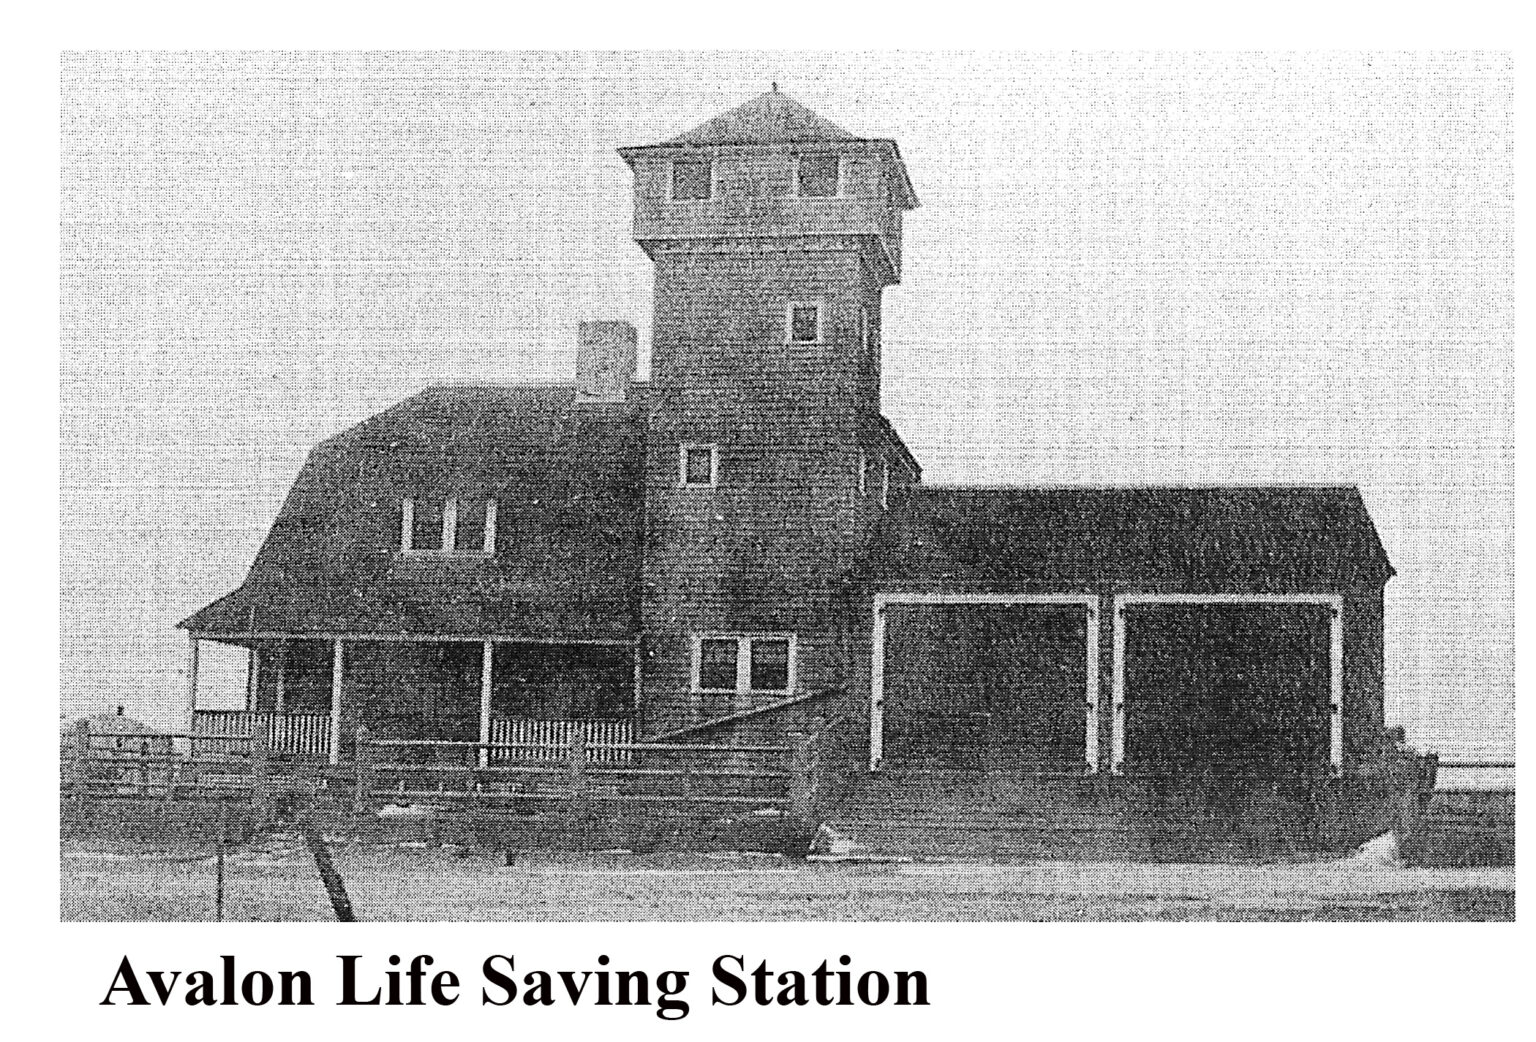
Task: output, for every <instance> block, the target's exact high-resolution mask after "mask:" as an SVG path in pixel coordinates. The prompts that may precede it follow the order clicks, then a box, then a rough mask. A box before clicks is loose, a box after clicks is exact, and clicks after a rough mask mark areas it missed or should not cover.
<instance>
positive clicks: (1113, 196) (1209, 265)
mask: <svg viewBox="0 0 1536 1042" xmlns="http://www.w3.org/2000/svg"><path fill="white" fill-rule="evenodd" d="M770 82H777V83H778V84H779V87H780V89H781V90H783V91H784V92H785V93H787V94H789V95H790V96H791V97H793V98H795V99H796V100H798V101H800V102H802V103H804V104H806V105H808V106H809V107H810V108H812V109H814V110H815V111H817V112H818V113H820V114H821V115H823V116H825V117H827V118H828V119H830V120H832V121H833V122H835V123H837V124H839V125H841V126H844V127H846V128H848V129H849V130H851V131H853V132H854V133H856V134H859V135H862V136H870V137H890V138H895V139H896V140H897V141H898V142H899V145H900V148H901V151H902V155H903V157H904V158H905V160H906V163H907V166H908V170H909V173H910V174H911V177H912V181H913V184H914V186H915V187H916V190H917V193H918V196H919V198H920V199H921V200H922V204H923V205H922V207H921V208H920V209H918V210H915V211H912V212H910V213H909V214H907V219H906V224H905V229H906V241H905V257H904V268H903V281H902V283H901V285H899V286H897V287H894V288H893V289H891V290H889V291H887V293H886V298H885V309H884V323H883V330H882V341H883V357H884V380H885V383H884V405H885V409H886V412H887V414H888V415H889V416H890V417H891V418H892V420H893V421H894V422H895V423H896V425H897V426H898V428H899V429H900V430H901V431H902V433H903V434H904V436H905V438H906V440H907V442H908V444H909V445H910V446H911V447H912V449H913V450H914V452H915V453H916V455H917V456H918V458H919V460H920V461H921V462H922V463H923V465H924V468H925V480H926V481H928V482H929V483H934V484H958V483H964V484H988V485H1036V484H1090V485H1095V484H1096V485H1103V484H1190V483H1198V484H1212V483H1227V482H1233V483H1299V482H1307V483H1330V484H1334V483H1338V484H1357V485H1359V486H1360V487H1361V489H1362V492H1363V494H1364V496H1365V499H1366V502H1367V504H1368V506H1369V507H1370V509H1371V511H1372V514H1373V516H1374V517H1375V519H1376V523H1377V526H1378V528H1379V530H1380V532H1381V536H1382V539H1383V541H1384V543H1385V544H1386V548H1387V551H1388V553H1389V555H1390V556H1391V558H1392V561H1393V564H1394V565H1395V566H1396V568H1397V571H1398V575H1397V577H1396V578H1395V579H1393V580H1392V582H1391V583H1390V584H1389V585H1388V588H1387V590H1388V592H1387V607H1386V626H1387V647H1386V659H1387V661H1386V667H1387V678H1386V684H1387V712H1388V722H1389V723H1394V724H1401V725H1403V726H1404V727H1406V728H1407V730H1408V732H1409V735H1410V738H1411V739H1412V740H1413V741H1414V742H1415V744H1417V745H1419V746H1420V747H1424V748H1434V749H1438V750H1440V751H1442V752H1443V753H1445V754H1447V755H1451V756H1468V755H1478V756H1497V757H1501V758H1502V757H1504V756H1509V755H1512V753H1513V747H1514V673H1513V655H1514V652H1513V648H1514V572H1513V542H1514V520H1513V504H1514V484H1513V442H1514V432H1513V401H1514V399H1513V350H1514V347H1513V345H1514V219H1513V214H1514V181H1513V176H1514V175H1513V161H1512V150H1513V97H1512V64H1511V59H1510V58H1508V57H1507V56H1495V55H1477V54H1473V55H1451V54H1443V53H1442V54H1429V53H1421V54H1414V55H1402V54H1398V55H1374V56H1373V55H1364V54H1355V53H1349V54H1344V53H1335V54H1302V55H1274V54H1260V55H1253V54H1233V53H1224V54H1213V55H1197V54H1183V53H1176V54H1136V53H1120V54H1065V53H1013V54H1004V53H986V54H975V53H955V54H930V53H919V52H902V53H897V52H876V53H862V52H840V53H832V54H811V53H798V52H747V53H690V54H678V53H645V52H630V53H621V54H603V53H597V52H587V53H536V54H533V53H529V54H520V53H515V52H514V53H459V52H445V53H408V54H345V53H332V54H295V53H280V52H267V53H258V52H244V53H239V54H200V55H176V54H134V53H117V54H113V53H98V54H91V55H72V56H71V55H66V56H65V59H64V64H63V72H62V125H61V134H62V136H61V177H62V186H63V187H62V198H61V223H60V244H61V271H60V278H61V281H60V286H61V304H60V318H61V333H62V344H61V362H60V379H61V403H60V404H61V419H60V438H61V475H60V476H61V494H60V535H61V565H60V598H61V607H60V625H61V634H62V635H61V647H60V660H61V673H60V676H61V691H60V700H61V702H60V710H61V713H62V714H64V715H66V716H71V717H72V716H75V715H79V714H81V713H87V712H99V711H110V710H111V708H112V707H115V706H117V705H122V706H124V708H125V711H126V712H128V713H129V714H130V715H134V716H137V717H140V718H142V719H145V720H148V721H150V722H154V723H158V724H162V725H165V724H175V723H178V722H179V713H180V711H181V707H182V706H183V705H184V698H185V668H186V638H185V635H184V634H183V633H182V632H180V631H178V630H175V629H174V625H175V623H176V622H177V621H178V620H179V619H181V618H184V617H185V616H187V615H189V614H191V613H192V612H194V611H196V610H197V609H198V608H200V607H202V606H203V605H204V604H206V603H208V602H209V601H211V600H213V599H214V598H216V597H218V596H220V595H221V594H223V593H225V592H227V591H228V590H230V589H233V588H234V587H235V586H237V585H239V583H240V581H241V579H242V578H243V576H244V574H245V570H246V568H247V567H248V566H249V564H250V561H251V559H252V557H253V555H254V554H255V551H256V549H257V548H258V546H259V545H260V543H261V540H262V538H263V537H264V535H265V533H266V530H267V528H268V526H269V525H270V524H271V522H272V520H273V518H274V517H275V515H276V513H277V510H278V507H279V506H280V504H281V502H282V499H283V496H284V494H285V493H286V491H287V488H288V486H289V485H290V484H291V482H292V480H293V478H294V476H295V475H296V474H297V472H298V469H299V466H300V465H301V463H302V462H303V459H304V456H305V454H306V452H307V451H308V449H309V448H310V447H311V446H312V445H314V444H315V443H316V442H318V441H320V440H322V439H324V438H326V437H328V436H330V435H331V434H334V433H336V432H337V431H339V430H341V429H342V428H344V427H346V426H348V425H350V424H352V423H355V422H357V421H358V420H361V419H363V418H364V417H366V416H369V415H371V414H373V413H375V412H377V411H379V410H380V409H383V408H385V407H387V406H389V405H391V404H393V403H394V402H396V401H398V400H400V399H402V398H404V397H406V396H408V395H410V394H412V393H414V392H415V391H417V390H419V389H420V388H422V387H423V386H426V385H428V384H432V383H439V382H445V381H477V382H517V381H532V380H561V379H568V378H569V376H570V374H571V373H572V371H573V368H574V364H575V342H576V326H577V323H578V322H579V321H581V320H583V319H594V318H621V319H626V320H628V321H630V322H632V323H634V324H635V325H636V326H637V327H639V329H640V335H641V351H642V362H641V365H642V371H643V370H644V366H645V364H646V363H645V351H646V346H647V345H648V343H649V330H650V325H651V322H650V318H651V304H650V299H651V274H650V265H649V262H648V261H647V260H646V258H645V256H644V255H643V254H642V253H641V252H640V250H639V249H638V247H636V246H635V244H634V243H633V241H632V240H631V239H630V237H629V230H630V225H629V220H630V184H631V182H630V173H629V170H628V168H627V167H626V166H625V165H624V163H623V161H622V160H620V159H619V157H618V155H617V154H616V152H615V149H617V148H618V147H619V146H622V145H637V144H648V143H652V142H655V141H660V140H663V139H665V138H668V137H671V136H673V135H675V134H677V133H680V132H681V131H683V130H686V129H688V128H689V127H692V126H694V125H696V124H697V123H700V122H702V121H703V120H705V119H707V118H709V117H711V116H713V115H716V114H718V113H720V112H722V111H724V110H726V109H729V108H731V107H734V106H735V105H737V104H740V103H741V102H743V101H746V100H748V99H750V98H751V97H753V96H755V95H757V94H759V93H761V92H762V91H764V90H766V89H768V86H769V84H770ZM205 668H206V670H207V673H206V674H205V680H207V681H208V686H209V689H210V690H212V691H219V690H223V691H226V692H229V691H234V690H237V689H238V687H239V681H237V680H236V677H237V675H238V676H239V677H243V658H235V657H231V656H222V657H221V656H217V655H214V656H211V657H210V659H208V660H207V661H206V667H205Z"/></svg>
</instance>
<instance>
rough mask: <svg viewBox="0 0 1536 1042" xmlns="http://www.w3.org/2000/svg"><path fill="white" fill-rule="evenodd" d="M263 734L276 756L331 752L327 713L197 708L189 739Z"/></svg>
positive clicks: (313, 756)
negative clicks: (255, 711)
mask: <svg viewBox="0 0 1536 1042" xmlns="http://www.w3.org/2000/svg"><path fill="white" fill-rule="evenodd" d="M255 734H264V735H265V736H266V740H267V747H268V748H269V749H270V750H271V751H272V753H273V754H275V755H278V756H291V757H299V758H303V759H324V758H325V757H327V756H329V755H330V752H331V716H330V714H329V713H254V712H249V711H247V710H244V709H197V710H194V711H193V713H192V738H193V739H194V745H195V744H196V739H199V738H205V737H207V738H244V737H248V736H250V735H255Z"/></svg>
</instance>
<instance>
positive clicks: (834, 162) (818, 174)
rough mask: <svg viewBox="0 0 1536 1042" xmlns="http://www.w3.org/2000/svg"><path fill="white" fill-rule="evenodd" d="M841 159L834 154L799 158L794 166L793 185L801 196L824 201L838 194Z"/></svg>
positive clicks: (819, 154)
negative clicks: (794, 184)
mask: <svg viewBox="0 0 1536 1042" xmlns="http://www.w3.org/2000/svg"><path fill="white" fill-rule="evenodd" d="M842 165H843V164H842V161H841V157H840V156H838V155H837V154H836V153H825V152H823V153H818V154H813V155H807V156H801V157H800V160H799V162H798V163H797V164H796V166H795V183H796V186H797V187H798V189H799V192H800V194H801V195H802V196H805V197H807V198H813V199H825V198H829V197H831V196H835V195H837V194H838V189H839V188H840V187H841V185H840V184H839V182H840V181H841V177H839V174H840V172H841V170H842Z"/></svg>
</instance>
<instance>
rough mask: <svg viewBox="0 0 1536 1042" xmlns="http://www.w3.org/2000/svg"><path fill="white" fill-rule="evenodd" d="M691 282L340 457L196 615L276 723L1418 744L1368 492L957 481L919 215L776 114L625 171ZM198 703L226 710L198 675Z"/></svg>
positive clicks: (1155, 750) (1125, 743)
mask: <svg viewBox="0 0 1536 1042" xmlns="http://www.w3.org/2000/svg"><path fill="white" fill-rule="evenodd" d="M619 154H620V155H621V156H622V157H623V159H624V160H625V161H626V162H627V163H628V164H629V166H630V167H631V169H632V170H633V173H634V236H635V239H636V241H637V242H638V243H639V245H640V247H641V248H642V249H643V250H644V251H645V252H646V254H647V255H648V256H649V257H650V258H651V260H652V261H653V262H654V264H655V314H654V324H653V330H654V333H653V342H652V345H651V360H652V361H651V377H650V380H649V381H648V382H646V383H641V382H638V381H636V380H635V379H634V374H635V358H636V335H635V331H634V329H633V327H631V326H630V325H628V324H626V323H623V322H593V323H583V324H582V325H581V328H580V333H579V336H580V356H579V362H578V372H577V376H576V379H575V381H574V382H573V383H571V384H564V385H558V386H543V385H539V386H533V385H515V384H508V385H496V386H480V387H471V386H444V387H433V388H429V389H426V390H424V391H422V392H421V393H420V394H418V395H416V396H415V397H412V398H410V399H408V400H406V401H404V402H402V403H400V404H399V405H396V406H395V407H393V408H391V409H388V410H386V411H385V412H383V413H381V414H379V415H377V416H375V417H373V418H372V419H369V420H367V421H365V422H363V423H361V424H359V425H358V426H356V427H354V428H353V429H351V430H348V431H345V432H343V433H341V434H338V435H337V436H336V437H334V438H332V439H330V440H328V441H326V442H324V443H322V444H321V445H320V446H318V447H317V448H316V449H315V450H314V451H313V452H312V453H311V455H310V457H309V460H308V462H307V463H306V464H305V465H304V468H303V470H302V472H301V473H300V474H299V477H298V480H297V481H296V483H295V485H294V487H293V490H292V491H291V493H290V494H289V496H288V498H287V501H286V502H285V503H284V505H283V507H282V510H281V512H280V514H279V516H278V518H277V520H276V522H275V524H274V525H273V527H272V530H271V534H270V535H269V536H268V538H267V540H266V543H265V545H264V546H263V547H262V548H261V551H260V552H259V554H258V555H257V558H256V561H255V563H254V564H253V566H252V567H251V570H250V573H249V575H248V576H247V578H246V580H245V582H244V583H243V584H242V585H241V586H240V587H239V588H238V589H236V590H235V591H233V592H232V593H230V594H228V595H226V596H225V597H223V598H221V599H220V600H218V601H216V602H215V603H213V604H211V605H209V606H208V607H206V608H204V609H203V610H202V611H199V612H198V613H197V614H195V615H193V616H192V617H191V618H189V619H187V620H186V621H185V622H184V623H182V625H183V626H184V627H186V629H187V630H188V631H189V632H190V634H191V637H192V639H193V648H194V663H195V658H196V654H195V649H196V647H197V642H198V641H201V640H214V641H222V642H226V643H231V644H236V645H240V646H243V647H245V648H248V649H250V651H251V657H252V662H253V666H252V671H251V683H250V685H249V693H248V700H249V704H248V706H247V709H249V710H251V711H256V712H262V713H277V714H281V715H284V716H288V717H292V718H294V719H299V718H301V717H306V716H307V718H309V719H310V720H312V721H313V723H312V725H306V726H308V727H309V730H308V731H306V732H305V733H306V734H309V735H310V736H311V737H310V738H308V739H306V741H309V742H310V743H311V745H312V747H313V748H314V749H315V750H317V751H321V752H323V754H324V755H327V756H329V758H330V759H331V760H332V761H333V762H334V761H336V760H339V759H344V758H345V757H346V756H347V755H348V749H347V740H346V736H347V735H349V734H351V733H352V731H353V730H354V729H355V727H356V726H357V725H358V724H359V723H366V724H367V725H368V726H369V727H370V728H371V729H372V730H373V731H374V732H376V733H380V734H385V735H399V736H407V737H422V736H425V737H441V738H446V739H463V740H471V741H473V740H479V741H482V742H483V741H491V740H509V739H512V738H514V737H516V736H519V735H529V734H540V735H551V734H563V733H567V732H568V731H569V729H570V728H573V727H575V728H584V729H587V730H588V732H589V733H591V734H593V735H607V736H609V737H617V738H621V739H624V738H635V739H641V738H643V739H658V738H659V739H663V740H668V739H675V738H678V737H685V736H689V735H694V736H697V735H701V734H715V735H719V734H730V733H738V734H739V733H743V732H745V731H751V732H753V733H757V734H761V733H764V732H767V733H774V732H775V731H783V730H786V729H789V728H801V727H804V726H805V725H806V721H807V720H808V719H810V718H812V717H819V718H821V719H823V720H828V719H833V718H835V719H837V720H840V721H842V723H843V725H844V726H843V727H842V728H841V730H839V731H838V734H839V735H840V736H841V738H840V742H841V745H840V749H841V750H842V751H843V752H844V753H845V754H846V758H847V762H848V763H849V764H850V765H853V766H854V767H856V768H857V770H859V771H867V772H884V773H885V774H886V775H887V776H889V774H890V773H891V772H893V771H899V770H904V769H951V770H967V769H974V768H976V767H987V768H991V769H995V770H1002V769H1012V768H1017V769H1019V770H1022V771H1032V772H1036V773H1040V774H1045V773H1052V772H1055V773H1061V774H1076V775H1082V776H1090V775H1098V776H1099V777H1111V778H1112V777H1114V776H1116V775H1121V774H1126V775H1131V776H1136V775H1137V774H1138V773H1141V774H1144V775H1146V776H1156V775H1166V774H1170V773H1171V774H1179V773H1181V772H1183V773H1189V772H1201V773H1205V774H1208V773H1209V772H1211V771H1213V770H1217V771H1219V770H1238V769H1242V770H1257V771H1259V772H1260V773H1261V774H1263V773H1265V772H1267V773H1268V774H1269V775H1273V774H1274V773H1275V772H1277V771H1281V772H1288V773H1290V774H1291V775H1294V776H1296V777H1302V778H1313V779H1316V778H1328V777H1338V776H1341V775H1345V774H1348V773H1349V772H1351V771H1353V770H1357V769H1365V766H1366V764H1367V761H1368V759H1369V757H1370V756H1371V755H1372V750H1374V749H1376V748H1377V747H1378V745H1379V744H1380V740H1381V733H1382V590H1383V586H1384V584H1385V582H1386V580H1387V579H1388V578H1389V577H1390V576H1391V575H1392V569H1391V566H1390V564H1389V563H1388V561H1387V558H1386V556H1385V554H1384V552H1383V549H1382V545H1381V542H1380V540H1379V539H1378V537H1377V534H1376V531H1375V529H1374V526H1373V525H1372V522H1371V519H1370V517H1369V515H1368V513H1367V511H1366V509H1365V506H1364V504H1363V502H1362V500H1361V497H1360V495H1359V493H1358V492H1357V491H1356V490H1355V489H1353V488H1344V487H1286V488H1256V487H1240V488H1071V487H1055V488H1030V487H1027V482H1028V480H1029V477H1030V475H1029V474H1027V473H1023V474H1020V475H1019V478H1020V481H1021V487H1013V488H1002V489H973V488H954V487H929V486H925V485H924V484H922V468H921V466H920V464H919V462H918V460H917V459H915V458H914V456H913V454H912V453H911V451H909V449H908V447H907V446H906V445H905V444H904V443H903V441H902V439H901V437H900V436H899V435H898V433H897V432H896V430H895V429H894V428H893V426H892V425H891V423H890V422H889V421H888V420H887V419H885V417H884V416H883V415H882V411H881V399H880V394H881V380H880V371H881V350H882V347H881V345H882V336H881V333H882V327H883V316H882V306H881V303H882V295H883V293H884V291H885V289H886V288H887V287H890V286H892V285H895V284H897V283H898V282H899V281H900V279H901V273H902V256H901V245H902V221H903V217H904V215H905V214H906V212H907V211H909V210H912V209H913V208H915V207H917V205H918V199H917V195H916V193H915V192H914V190H913V186H912V183H911V181H910V180H909V179H908V174H907V169H906V166H905V164H904V163H903V160H902V156H901V153H900V151H899V149H898V148H897V146H896V143H895V142H894V141H891V140H887V139H882V138H865V137H858V136H855V135H854V134H851V133H849V132H847V131H845V130H843V129H842V128H840V127H838V126H835V125H834V124H832V123H830V122H828V121H827V120H825V119H823V118H821V117H819V116H817V115H816V114H814V113H812V112H810V111H809V110H807V109H806V108H804V107H803V106H801V105H799V104H797V103H795V102H794V101H792V100H791V99H789V98H788V97H787V96H785V95H783V94H781V93H778V92H777V91H774V92H770V93H767V94H764V95H762V96H761V97H758V98H756V99H754V100H752V101H750V102H748V103H747V104H745V105H742V106H741V107H740V108H737V109H735V110H733V111H731V112H728V113H726V114H724V115H722V116H719V117H717V118H715V119H712V120H709V121H708V122H706V123H704V124H702V125H700V126H699V127H697V128H695V129H693V130H691V131H689V132H687V133H685V134H682V135H680V136H678V137H676V138H673V139H672V140H670V141H666V142H664V143H661V144H656V145H646V146H640V147H634V148H625V149H621V150H620V153H619ZM193 673H194V679H193V690H194V696H193V697H194V701H195V697H196V696H195V690H196V679H195V673H196V670H195V665H194V670H193Z"/></svg>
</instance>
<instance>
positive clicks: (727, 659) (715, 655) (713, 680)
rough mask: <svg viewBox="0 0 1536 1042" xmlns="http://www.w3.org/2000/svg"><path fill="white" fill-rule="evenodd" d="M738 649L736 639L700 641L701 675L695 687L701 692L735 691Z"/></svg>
mask: <svg viewBox="0 0 1536 1042" xmlns="http://www.w3.org/2000/svg"><path fill="white" fill-rule="evenodd" d="M737 648H738V644H737V641H736V638H734V637H730V638H719V637H705V638H703V639H702V640H700V641H699V673H698V679H697V682H696V683H695V684H694V687H696V688H697V689H698V690H700V691H735V690H736V652H737Z"/></svg>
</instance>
